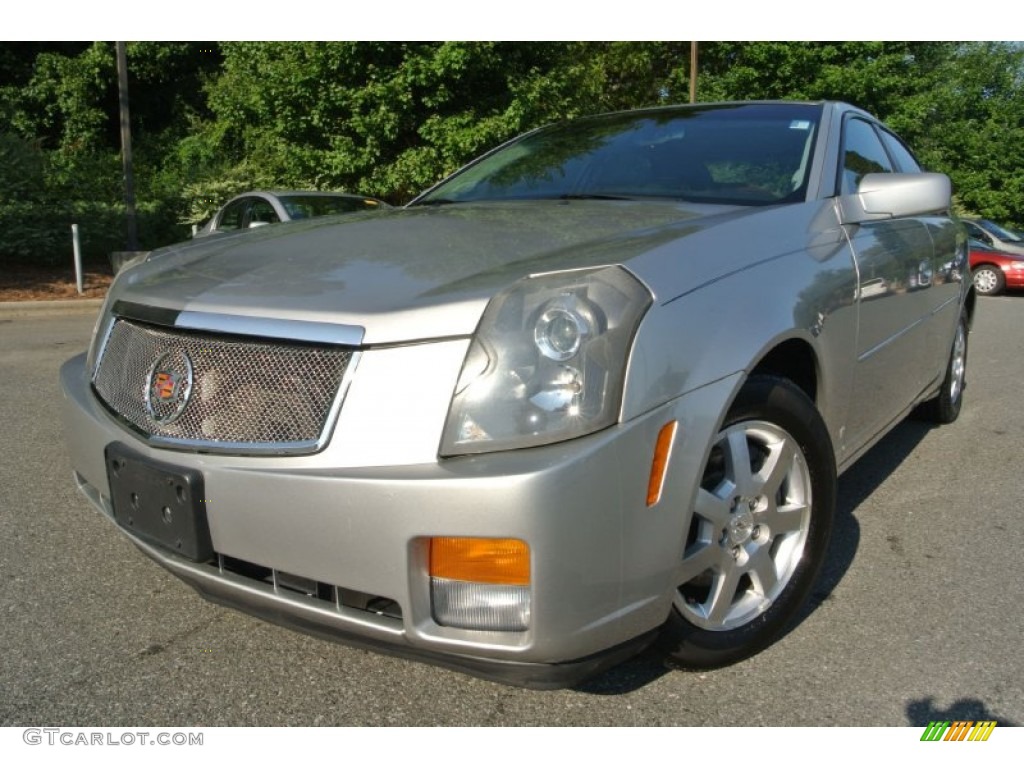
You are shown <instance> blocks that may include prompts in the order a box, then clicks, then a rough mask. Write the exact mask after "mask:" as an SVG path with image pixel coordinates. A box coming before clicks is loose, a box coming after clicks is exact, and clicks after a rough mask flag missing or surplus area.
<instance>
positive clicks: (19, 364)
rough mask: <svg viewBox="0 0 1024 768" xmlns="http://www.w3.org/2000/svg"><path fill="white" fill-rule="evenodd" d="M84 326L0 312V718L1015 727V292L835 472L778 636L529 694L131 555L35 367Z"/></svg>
mask: <svg viewBox="0 0 1024 768" xmlns="http://www.w3.org/2000/svg"><path fill="white" fill-rule="evenodd" d="M94 312H95V309H85V310H84V311H82V312H79V313H77V314H64V315H59V316H48V315H33V314H26V315H18V316H15V315H0V425H2V429H0V433H2V434H3V436H4V441H3V442H4V449H5V450H4V453H3V457H2V458H0V638H2V643H3V648H4V654H3V658H4V661H3V669H4V671H3V675H2V676H0V687H2V692H0V725H6V726H28V725H54V724H65V725H80V726H81V725H108V726H136V725H146V726H170V725H178V726H186V725H188V726H217V725H261V726H272V725H609V726H614V725H651V726H653V725H730V726H732V725H740V726H757V725H780V726H787V725H857V726H890V725H891V726H918V727H923V726H924V725H926V724H927V723H928V722H929V721H931V720H996V721H998V723H999V724H1000V725H1021V724H1024V677H1022V676H1021V675H1020V672H1019V670H1018V669H1017V668H1016V665H1015V664H1014V662H1013V659H1014V658H1015V656H1016V653H1015V650H1016V649H1017V648H1018V647H1019V644H1020V641H1021V634H1022V630H1024V611H1022V610H1021V605H1020V602H1019V601H1020V599H1021V595H1022V594H1024V572H1022V569H1021V568H1020V567H1019V553H1020V551H1021V545H1022V543H1024V535H1022V533H1021V522H1020V521H1021V514H1020V506H1021V503H1022V501H1021V500H1022V499H1024V471H1022V469H1021V459H1022V457H1024V450H1022V449H1024V408H1022V407H1021V402H1020V392H1021V388H1020V383H1021V382H1022V381H1024V356H1022V355H1021V354H1020V349H1021V344H1020V337H1021V331H1022V329H1024V297H1020V296H1008V297H1000V298H993V299H983V300H981V301H979V311H978V316H977V322H976V324H975V328H974V331H973V333H972V334H971V337H970V348H969V356H968V386H967V390H966V395H965V397H966V399H965V405H964V410H963V412H962V414H961V416H960V420H959V421H958V422H956V423H955V424H953V425H951V426H948V427H943V428H932V427H930V426H929V425H926V424H922V423H917V422H913V421H908V422H906V423H904V424H903V425H901V426H900V427H899V428H897V430H896V431H895V432H893V433H892V434H891V435H889V436H888V437H887V438H886V439H885V440H884V441H882V442H881V443H880V444H879V445H878V446H876V447H875V448H874V449H873V450H872V451H871V452H870V453H869V454H868V455H866V456H865V457H864V458H863V459H862V460H861V461H860V462H859V463H858V464H857V465H855V466H854V467H853V468H852V469H851V470H850V471H849V472H847V473H846V474H845V475H844V476H843V477H842V479H841V481H840V486H839V509H838V520H837V526H836V535H835V537H834V540H833V543H832V548H831V553H830V558H829V562H828V564H827V565H826V569H825V572H824V573H823V575H822V578H821V579H820V580H819V583H818V585H817V588H816V591H815V594H814V599H813V600H812V604H811V606H810V607H809V608H808V609H807V610H805V612H804V613H803V614H802V616H801V619H800V621H799V623H798V624H797V625H796V626H795V627H794V628H793V629H792V630H791V631H790V632H789V633H788V634H787V635H786V636H785V637H784V638H783V639H782V640H781V641H780V642H778V643H777V644H776V645H774V646H773V647H771V648H769V649H768V650H766V651H764V652H763V653H761V654H760V655H758V656H756V657H755V658H753V659H751V660H749V661H746V662H743V663H741V664H737V665H735V666H732V667H729V668H727V669H722V670H717V671H713V672H705V673H691V672H679V671H673V670H668V669H666V668H665V667H664V666H663V665H662V664H661V663H660V662H659V660H658V659H657V658H656V657H655V656H653V655H651V654H646V655H643V656H640V657H638V658H636V659H634V660H632V661H630V662H628V663H626V664H623V665H622V666H620V667H618V668H616V669H613V670H611V671H609V672H607V673H605V674H603V675H601V676H599V677H597V678H595V679H592V680H590V681H588V682H587V683H585V684H583V685H582V686H580V687H578V688H576V689H570V690H561V691H547V692H538V691H528V690H522V689H517V688H511V687H507V686H502V685H498V684H494V683H490V682H485V681H481V680H477V679H474V678H471V677H467V676H465V675H461V674H458V673H454V672H449V671H447V670H443V669H438V668H435V667H431V666H427V665H424V664H418V663H414V662H408V661H403V660H399V659H394V658H390V657H387V656H382V655H378V654H374V653H369V652H364V651H359V650H353V649H350V648H347V647H345V646H342V645H337V644H333V643H330V642H325V641H322V640H318V639H314V638H310V637H306V636H303V635H299V634H296V633H294V632H291V631H288V630H285V629H281V628H278V627H276V626H271V625H268V624H265V623H262V622H259V621H257V620H255V619H251V618H249V617H247V616H245V615H242V614H239V613H236V612H234V611H230V610H227V609H224V608H221V607H218V606H215V605H211V604H209V603H207V602H205V601H203V600H202V599H200V598H199V597H198V596H197V595H196V594H194V593H193V592H192V591H191V590H190V589H189V588H188V587H186V586H185V585H184V584H182V583H180V582H178V581H177V580H175V579H174V578H173V577H171V576H170V575H168V574H167V573H166V572H164V571H163V570H161V569H160V568H159V567H158V566H156V565H155V564H153V563H151V562H150V561H149V560H148V559H147V558H145V557H144V556H143V555H142V554H141V553H139V552H138V551H137V550H136V549H135V548H134V547H133V546H132V545H131V544H130V543H129V542H128V541H127V540H126V539H125V538H124V537H123V536H121V535H120V534H119V533H118V531H117V530H116V529H115V528H114V526H113V525H112V524H110V523H108V522H107V521H106V520H105V519H103V518H102V517H101V516H100V515H99V514H98V513H96V512H95V511H94V510H93V509H92V508H91V506H90V505H89V504H88V503H87V502H86V501H85V500H84V499H83V498H81V497H79V495H78V493H77V491H76V490H75V488H74V485H73V483H72V480H71V469H70V466H69V463H68V459H67V455H66V453H65V450H64V447H63V440H62V435H61V425H60V422H59V411H60V396H61V395H60V391H59V388H58V384H57V371H58V368H59V366H60V364H61V363H62V362H63V361H64V360H65V359H67V358H68V357H71V356H72V355H74V354H76V353H78V352H80V351H82V350H84V348H85V346H86V344H87V343H88V337H89V334H90V332H91V329H92V324H93V320H94V318H95V315H94ZM100 448H101V447H100V446H97V450H100Z"/></svg>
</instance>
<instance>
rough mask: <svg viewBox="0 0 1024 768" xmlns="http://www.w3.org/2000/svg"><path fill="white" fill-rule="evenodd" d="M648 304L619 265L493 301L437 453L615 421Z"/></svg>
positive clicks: (574, 432) (543, 438)
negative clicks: (638, 332) (633, 346)
mask: <svg viewBox="0 0 1024 768" xmlns="http://www.w3.org/2000/svg"><path fill="white" fill-rule="evenodd" d="M650 304H651V295H650V292H649V291H648V290H647V289H646V288H645V287H644V286H643V285H642V284H641V283H640V282H639V281H638V280H637V279H636V278H634V277H633V276H632V275H630V274H629V273H628V272H627V271H626V270H624V269H622V268H621V267H602V268H599V269H589V270H581V271H575V272H560V273H553V274H547V275H540V276H537V277H531V278H525V279H523V280H520V281H519V282H517V283H515V284H514V285H513V286H511V287H510V288H508V289H506V290H505V291H502V292H501V293H499V294H498V295H496V296H495V297H494V298H493V299H491V301H490V303H489V304H488V305H487V309H486V310H485V311H484V315H483V317H482V318H481V320H480V326H479V327H478V328H477V332H476V335H475V336H474V338H473V341H472V343H471V344H470V347H469V351H468V352H467V354H466V361H465V363H464V364H463V366H462V374H461V375H460V377H459V382H458V385H457V386H456V389H455V396H454V397H453V398H452V404H451V407H450V409H449V411H448V421H447V424H446V425H445V431H444V438H443V440H442V442H441V455H442V456H454V455H459V454H465V453H482V452H485V451H498V450H506V449H509V448H523V447H527V446H533V445H543V444H546V443H553V442H557V441H559V440H568V439H570V438H573V437H579V436H581V435H585V434H589V433H590V432H594V431H596V430H598V429H603V428H604V427H607V426H609V425H611V424H613V423H615V420H616V417H617V413H618V407H619V403H620V401H621V399H622V385H623V376H624V373H625V368H626V360H627V357H628V355H629V348H630V344H631V343H632V340H633V335H634V334H635V333H636V328H637V326H638V325H639V324H640V319H641V318H642V317H643V315H644V312H646V311H647V308H648V307H649V306H650Z"/></svg>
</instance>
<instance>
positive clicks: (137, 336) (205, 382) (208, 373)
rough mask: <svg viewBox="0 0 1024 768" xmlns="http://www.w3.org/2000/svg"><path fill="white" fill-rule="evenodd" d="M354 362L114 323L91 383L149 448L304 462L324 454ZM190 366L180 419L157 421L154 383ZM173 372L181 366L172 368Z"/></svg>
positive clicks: (240, 339) (346, 354)
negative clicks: (165, 369) (170, 363)
mask: <svg viewBox="0 0 1024 768" xmlns="http://www.w3.org/2000/svg"><path fill="white" fill-rule="evenodd" d="M357 356H358V352H357V351H356V350H354V349H353V348H351V347H345V346H335V345H326V344H309V343H303V342H296V341H279V340H268V339H263V338H255V337H245V336H237V335H224V334H220V333H208V332H202V331H193V330H182V329H180V328H167V327H163V326H157V325H151V324H148V323H143V322H138V321H135V320H129V319H126V318H123V317H122V318H117V319H116V320H115V321H114V323H113V325H112V326H111V327H110V330H109V335H108V337H107V339H106V341H105V343H104V345H103V349H102V353H101V357H100V360H99V362H98V363H97V365H96V370H95V373H94V374H93V381H92V383H93V387H94V389H95V391H96V393H97V395H98V396H99V398H100V400H101V401H102V402H103V404H104V405H105V406H106V407H107V408H108V409H109V410H110V411H112V412H113V413H114V414H115V415H116V416H117V417H119V418H120V419H121V420H123V421H124V422H125V423H127V424H128V426H130V427H131V428H133V429H134V430H135V431H137V432H139V433H140V434H141V435H142V436H144V437H145V438H146V439H147V440H148V441H149V442H150V443H152V444H154V445H159V446H161V447H168V448H178V449H183V450H200V451H208V452H217V453H234V454H247V453H257V454H267V453H269V454H292V455H294V454H305V453H315V452H316V451H318V450H320V449H321V448H323V447H324V445H326V442H327V439H328V438H329V436H330V429H331V427H332V425H333V423H334V421H335V420H336V417H337V412H338V410H339V408H340V407H341V399H342V398H343V397H344V392H345V388H346V386H347V383H348V379H347V377H346V373H347V372H348V371H349V370H350V368H351V367H354V362H355V358H356V357H357ZM167 359H173V360H185V361H188V365H189V366H190V369H191V370H190V374H191V375H190V378H191V381H190V382H189V390H188V391H185V392H184V393H183V394H175V395H174V397H183V398H185V399H186V400H187V402H186V403H185V405H184V407H183V408H182V409H181V412H180V414H179V415H177V416H175V417H174V418H173V419H171V420H167V419H166V418H162V417H161V408H160V404H159V403H154V402H153V378H154V374H155V373H156V372H157V371H156V369H157V367H158V366H162V365H163V363H162V361H164V360H167ZM178 367H179V368H181V366H178Z"/></svg>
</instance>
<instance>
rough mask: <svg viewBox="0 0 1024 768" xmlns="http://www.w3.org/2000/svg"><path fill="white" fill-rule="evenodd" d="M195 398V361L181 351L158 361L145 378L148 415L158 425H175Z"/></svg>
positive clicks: (165, 354)
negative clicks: (193, 364)
mask: <svg viewBox="0 0 1024 768" xmlns="http://www.w3.org/2000/svg"><path fill="white" fill-rule="evenodd" d="M190 394H192V361H191V360H190V359H189V356H188V355H186V354H185V353H184V352H182V351H181V350H174V351H171V352H166V353H164V354H163V355H161V356H160V357H158V358H157V360H156V362H155V363H153V367H152V368H150V369H149V376H147V377H146V412H147V413H148V414H149V416H150V418H152V419H153V421H155V422H156V423H157V424H172V423H173V422H174V421H175V420H177V419H178V417H179V416H181V414H182V413H183V412H184V410H185V406H186V405H188V398H189V395H190Z"/></svg>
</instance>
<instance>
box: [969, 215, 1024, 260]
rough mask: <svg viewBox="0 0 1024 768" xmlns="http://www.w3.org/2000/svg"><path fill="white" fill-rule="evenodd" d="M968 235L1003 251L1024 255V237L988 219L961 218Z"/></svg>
mask: <svg viewBox="0 0 1024 768" xmlns="http://www.w3.org/2000/svg"><path fill="white" fill-rule="evenodd" d="M960 221H961V222H963V225H964V226H965V227H966V228H967V235H968V237H970V238H971V239H973V240H977V241H978V242H980V243H982V244H984V245H987V246H988V247H989V248H993V249H995V250H997V251H1002V252H1003V253H1016V254H1019V255H1021V256H1024V238H1022V237H1021V236H1020V235H1019V234H1018V233H1016V232H1014V231H1013V230H1010V229H1007V228H1006V227H1001V226H999V225H998V224H996V223H995V222H994V221H989V220H988V219H961V220H960Z"/></svg>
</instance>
